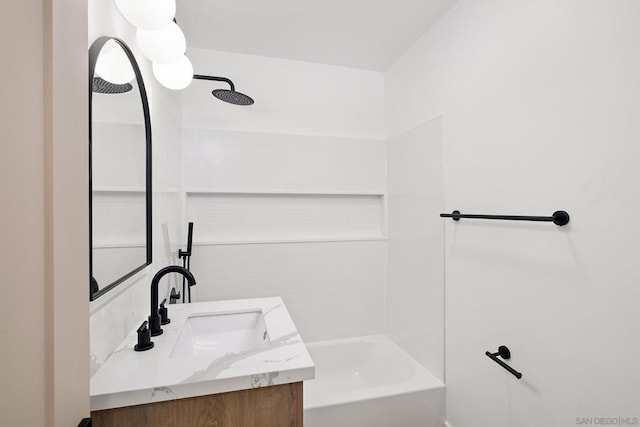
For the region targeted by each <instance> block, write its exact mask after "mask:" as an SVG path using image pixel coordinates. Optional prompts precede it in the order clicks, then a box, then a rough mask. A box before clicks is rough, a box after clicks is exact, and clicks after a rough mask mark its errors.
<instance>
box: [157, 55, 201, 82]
mask: <svg viewBox="0 0 640 427" xmlns="http://www.w3.org/2000/svg"><path fill="white" fill-rule="evenodd" d="M152 69H153V75H154V76H156V79H158V81H159V82H160V84H162V86H164V87H166V88H169V89H172V90H182V89H184V88H186V87H187V86H189V85H190V84H191V81H192V80H193V65H191V61H190V60H189V58H187V57H186V56H184V55H183V56H182V58H181V59H180V60H179V61H178V62H176V63H175V64H169V65H167V64H157V63H155V62H154V63H153V65H152Z"/></svg>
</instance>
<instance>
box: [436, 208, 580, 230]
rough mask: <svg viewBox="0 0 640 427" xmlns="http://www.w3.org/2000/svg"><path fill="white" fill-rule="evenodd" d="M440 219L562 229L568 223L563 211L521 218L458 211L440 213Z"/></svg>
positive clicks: (566, 214)
mask: <svg viewBox="0 0 640 427" xmlns="http://www.w3.org/2000/svg"><path fill="white" fill-rule="evenodd" d="M440 218H453V220H454V221H460V218H469V219H501V220H506V221H537V222H553V223H554V224H555V225H558V226H560V227H562V226H563V225H567V224H568V223H569V214H568V213H567V212H565V211H555V212H554V213H553V215H551V216H523V215H478V214H463V213H460V211H453V212H451V213H450V214H447V213H442V214H440Z"/></svg>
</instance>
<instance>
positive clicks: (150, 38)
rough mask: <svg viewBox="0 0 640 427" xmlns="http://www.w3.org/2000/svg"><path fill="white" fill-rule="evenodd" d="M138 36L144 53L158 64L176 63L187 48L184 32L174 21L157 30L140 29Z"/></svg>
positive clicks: (139, 44)
mask: <svg viewBox="0 0 640 427" xmlns="http://www.w3.org/2000/svg"><path fill="white" fill-rule="evenodd" d="M136 37H137V39H138V46H140V50H141V51H142V53H143V54H144V55H145V56H146V57H147V58H149V59H150V60H151V62H156V63H158V64H173V63H176V62H178V61H179V60H180V58H181V57H182V56H184V52H185V51H186V50H187V41H186V40H185V38H184V34H183V33H182V30H181V29H180V27H178V25H177V24H176V23H174V22H172V23H171V24H169V25H168V26H166V27H164V28H163V29H161V30H156V31H147V30H141V29H138V32H137V34H136Z"/></svg>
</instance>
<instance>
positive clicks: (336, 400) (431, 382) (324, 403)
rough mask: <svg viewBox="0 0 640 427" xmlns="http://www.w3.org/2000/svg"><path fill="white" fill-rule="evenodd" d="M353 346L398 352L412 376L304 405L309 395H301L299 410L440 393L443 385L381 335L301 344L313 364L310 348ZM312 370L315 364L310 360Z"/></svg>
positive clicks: (315, 362)
mask: <svg viewBox="0 0 640 427" xmlns="http://www.w3.org/2000/svg"><path fill="white" fill-rule="evenodd" d="M355 342H372V343H375V344H380V345H386V346H389V347H391V348H393V350H394V351H397V352H399V353H400V354H401V355H402V358H403V359H405V360H404V361H405V362H406V363H409V364H411V366H412V367H413V368H414V370H415V373H414V375H413V376H412V377H411V378H410V379H409V380H406V381H402V382H398V383H394V384H386V385H381V386H373V387H365V388H359V389H356V390H348V391H343V392H338V393H333V394H330V395H322V396H321V397H318V396H315V397H314V400H313V401H312V402H309V401H308V395H309V393H304V394H303V408H304V410H312V409H317V408H325V407H328V406H337V405H345V404H349V403H355V402H361V401H365V400H374V399H380V398H385V397H391V396H401V395H405V394H412V393H419V392H428V391H431V390H440V389H444V388H445V384H444V383H443V382H442V381H441V380H439V379H438V378H437V377H436V376H435V375H433V374H432V373H431V372H429V371H428V370H427V369H426V368H425V367H424V366H422V365H421V364H420V363H419V362H418V361H416V360H415V359H414V358H413V357H411V356H410V355H409V354H408V353H407V352H406V351H404V350H403V349H402V348H401V347H400V346H399V345H398V344H396V343H395V342H394V341H393V340H392V339H391V338H389V337H388V336H387V335H384V334H378V335H365V336H359V337H351V338H342V339H334V340H324V341H313V342H308V343H305V345H306V346H307V350H308V351H309V354H310V355H311V359H312V360H313V354H312V353H313V348H314V347H329V346H335V345H340V344H348V343H355ZM314 364H315V365H316V368H317V367H318V363H317V361H316V360H314ZM317 378H318V369H316V379H317ZM316 379H313V380H309V381H305V385H306V386H307V387H308V386H310V381H316Z"/></svg>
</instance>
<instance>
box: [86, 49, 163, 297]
mask: <svg viewBox="0 0 640 427" xmlns="http://www.w3.org/2000/svg"><path fill="white" fill-rule="evenodd" d="M89 115H90V118H89V164H90V208H89V211H90V225H91V282H90V285H89V290H90V294H89V295H90V300H95V299H96V298H98V297H99V296H101V295H103V294H104V293H106V292H108V291H109V290H111V289H113V288H114V287H116V286H117V285H119V284H120V283H122V282H124V281H125V280H126V279H128V278H129V277H131V276H133V275H134V274H135V273H137V272H138V271H140V270H142V269H143V268H145V267H146V266H147V265H149V264H150V263H151V261H152V252H151V123H150V116H149V105H148V101H147V95H146V90H145V87H144V82H143V80H142V75H141V74H140V69H139V68H138V64H137V63H136V60H135V58H134V56H133V54H132V53H131V51H130V50H129V48H128V47H127V45H126V44H125V43H124V42H123V41H121V40H119V39H116V38H111V37H101V38H99V39H97V40H96V41H95V42H94V43H93V45H92V46H91V48H90V50H89Z"/></svg>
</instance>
